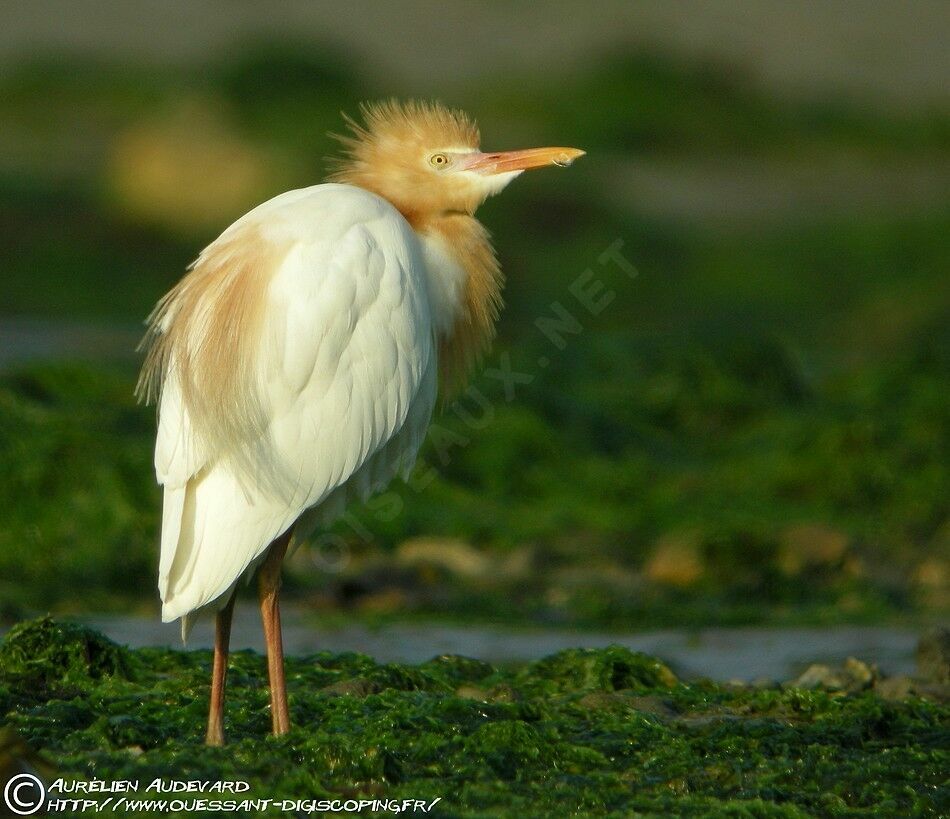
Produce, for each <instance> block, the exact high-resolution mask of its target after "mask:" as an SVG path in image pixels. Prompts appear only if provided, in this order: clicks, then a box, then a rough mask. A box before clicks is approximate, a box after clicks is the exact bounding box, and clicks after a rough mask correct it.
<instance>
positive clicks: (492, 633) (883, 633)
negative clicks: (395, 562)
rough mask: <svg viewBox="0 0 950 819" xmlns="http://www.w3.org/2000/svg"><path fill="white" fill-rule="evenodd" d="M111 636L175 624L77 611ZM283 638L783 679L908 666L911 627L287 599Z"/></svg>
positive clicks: (168, 633)
mask: <svg viewBox="0 0 950 819" xmlns="http://www.w3.org/2000/svg"><path fill="white" fill-rule="evenodd" d="M78 619H79V620H80V621H81V622H83V623H85V624H87V625H90V626H92V627H93V628H96V629H98V630H100V631H102V632H103V633H104V634H106V635H108V636H109V637H111V638H112V639H113V640H115V641H116V642H119V643H123V644H126V645H129V646H132V647H139V646H171V647H180V646H181V642H180V640H179V635H178V626H177V624H162V623H160V622H159V620H158V618H157V617H156V618H154V619H150V618H145V617H126V616H121V617H116V616H105V615H103V616H91V617H82V618H78ZM283 622H284V645H285V650H286V651H287V653H289V654H296V655H301V654H310V653H313V652H315V651H323V650H326V651H332V652H343V651H357V652H361V653H364V654H369V655H370V656H371V657H373V658H374V659H376V660H377V661H378V662H407V663H419V662H423V661H425V660H428V659H429V658H431V657H433V656H436V655H439V654H462V655H465V656H469V657H477V658H478V659H481V660H486V661H488V662H491V663H495V664H498V663H515V662H522V661H527V660H536V659H540V658H541V657H545V656H547V655H550V654H552V653H554V652H556V651H560V650H561V649H564V648H603V647H605V646H608V645H611V644H616V645H621V646H625V647H626V648H630V649H633V650H635V651H643V652H645V653H647V654H651V655H653V656H656V657H659V658H660V659H662V660H664V661H665V662H667V663H668V664H669V665H670V666H671V667H672V668H674V670H676V671H677V672H678V673H679V674H681V675H684V676H687V677H690V676H703V677H709V678H711V679H713V680H718V681H727V680H742V681H746V682H750V681H753V680H758V679H763V678H767V679H772V680H788V679H790V678H791V677H794V676H796V675H797V674H798V673H800V672H801V671H802V670H803V669H804V668H806V667H807V666H808V665H810V664H811V663H814V662H822V663H828V664H836V663H841V662H843V661H844V660H845V659H847V658H848V657H851V656H853V657H857V658H859V659H861V660H864V661H865V662H868V663H875V664H876V665H877V666H878V667H879V668H880V670H881V671H882V672H884V673H885V674H887V675H891V674H909V673H912V672H913V670H914V648H915V646H916V643H917V639H918V636H919V635H918V633H917V632H916V631H913V630H910V629H900V628H889V627H878V626H841V627H837V628H834V627H832V628H762V629H759V628H751V627H748V628H708V629H701V630H697V631H686V630H677V629H667V630H662V631H647V632H639V633H622V632H597V631H572V630H568V629H543V630H528V629H517V630H516V629H506V628H499V627H492V626H480V625H441V624H437V623H398V624H390V625H386V626H382V627H379V628H371V627H369V626H366V625H364V624H361V623H352V624H348V625H337V624H334V625H325V624H320V623H319V622H318V621H316V620H315V618H314V616H313V615H312V614H311V613H308V612H306V611H303V610H301V609H299V608H295V607H293V606H285V607H284V610H283ZM231 639H232V643H231V645H232V648H233V649H235V650H238V649H245V648H251V649H254V650H256V651H262V650H263V639H262V636H261V626H260V620H259V617H258V613H257V609H256V607H255V606H254V605H252V604H245V605H239V606H238V607H237V608H236V609H235V613H234V627H233V629H232V638H231ZM211 645H212V621H211V618H209V617H206V618H203V619H202V620H200V621H199V622H198V623H197V624H196V626H195V628H194V630H193V632H192V634H191V636H190V638H189V641H188V647H189V648H210V647H211Z"/></svg>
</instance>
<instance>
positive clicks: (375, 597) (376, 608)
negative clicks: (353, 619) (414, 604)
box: [357, 588, 409, 614]
mask: <svg viewBox="0 0 950 819" xmlns="http://www.w3.org/2000/svg"><path fill="white" fill-rule="evenodd" d="M408 604H409V595H407V594H406V592H404V591H403V590H402V589H393V588H391V589H380V590H379V591H375V592H370V593H369V594H364V595H363V596H362V597H361V598H360V599H359V601H358V603H357V605H358V606H359V609H360V611H364V612H368V613H371V614H391V613H392V612H396V611H403V610H404V609H406V608H407V607H408Z"/></svg>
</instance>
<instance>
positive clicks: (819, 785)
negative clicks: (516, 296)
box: [0, 618, 950, 817]
mask: <svg viewBox="0 0 950 819" xmlns="http://www.w3.org/2000/svg"><path fill="white" fill-rule="evenodd" d="M209 660H210V657H209V654H208V652H201V651H198V652H179V651H166V650H154V649H152V650H148V649H142V650H137V651H130V650H127V649H125V648H122V647H120V646H117V645H115V644H114V643H112V642H110V641H109V640H107V639H106V638H104V637H102V636H101V635H99V634H97V633H96V632H94V631H90V630H88V629H85V628H82V627H79V626H75V625H70V624H65V623H61V622H57V621H54V620H51V619H48V618H44V619H41V620H34V621H30V622H26V623H23V624H20V625H19V626H17V627H16V628H14V629H13V630H12V631H11V632H10V633H9V634H8V635H7V636H6V638H5V640H4V641H3V643H2V644H0V725H4V726H5V727H3V729H2V731H3V735H2V737H0V740H2V741H0V769H3V771H4V772H5V773H7V774H9V773H12V772H13V771H16V770H35V771H38V772H40V773H41V774H42V775H43V776H44V778H45V779H46V780H47V781H48V782H55V781H56V779H57V778H63V779H64V780H68V781H73V780H76V779H82V780H91V779H96V780H105V781H115V780H132V781H138V782H139V783H140V784H139V787H140V791H141V792H140V793H138V794H134V793H133V794H126V796H131V797H136V796H142V797H143V798H153V797H155V796H156V794H155V793H151V794H147V793H144V791H145V788H146V787H147V785H148V784H149V783H151V782H153V781H154V780H155V779H157V778H161V779H163V780H167V781H170V780H182V781H185V780H203V781H223V780H226V781H246V782H248V783H249V784H250V789H249V790H248V791H247V792H246V794H242V798H248V799H264V798H272V799H278V800H283V799H290V800H299V799H314V800H316V799H331V800H332V799H356V800H359V799H398V800H402V799H420V800H425V801H426V802H427V804H431V802H432V801H433V800H435V799H436V798H437V797H441V801H440V802H438V803H437V804H436V806H435V807H434V808H433V809H432V812H431V814H430V815H438V816H486V817H487V816H512V815H519V816H524V817H530V816H558V815H561V816H563V815H577V816H657V817H659V816H672V815H675V816H733V817H806V816H840V817H852V816H853V817H859V816H891V817H893V816H940V815H944V816H945V815H947V812H948V811H950V789H948V785H947V781H946V780H947V771H948V770H950V750H948V748H950V706H947V705H946V704H940V702H938V701H934V700H931V699H926V698H924V697H921V696H917V695H916V694H914V693H913V691H912V690H909V691H905V692H904V693H903V694H902V695H901V696H902V697H903V698H902V699H901V698H898V699H894V698H893V697H892V698H882V697H881V696H880V695H879V693H878V692H876V691H874V690H871V689H866V690H862V691H856V690H852V691H850V692H846V691H837V692H833V691H826V690H820V689H815V690H806V689H804V688H799V687H780V686H772V687H765V688H752V687H731V686H723V685H716V684H713V683H710V682H704V681H698V682H688V683H687V682H683V681H680V680H678V679H677V678H676V676H675V675H674V674H673V673H672V672H671V671H670V670H669V669H668V668H667V667H666V666H665V665H664V664H663V663H661V662H659V661H658V660H656V659H654V658H651V657H648V656H645V655H642V654H636V653H631V652H629V651H627V650H625V649H621V648H616V647H615V648H608V649H604V650H596V651H595V650H570V651H564V652H561V653H558V654H556V655H553V656H551V657H548V658H546V659H543V660H541V661H539V662H535V663H532V664H530V665H527V666H524V667H522V668H518V669H499V668H494V667H492V666H490V665H488V664H487V663H484V662H481V661H479V660H474V659H467V658H464V657H457V656H443V657H437V658H434V659H432V660H430V661H429V662H426V663H422V664H420V665H417V666H403V665H380V664H377V663H375V662H374V661H373V660H372V659H371V658H369V657H366V656H363V655H358V654H341V655H330V654H316V655H314V656H311V657H301V658H294V659H291V660H290V661H289V662H288V686H289V690H290V697H291V700H290V705H291V713H292V717H293V720H294V724H295V727H294V729H293V730H292V731H291V732H290V733H289V734H288V735H286V736H285V737H282V738H279V739H275V738H273V737H270V736H267V735H266V734H267V731H268V727H269V715H268V694H267V689H266V685H265V681H266V671H265V664H264V659H263V658H262V657H261V656H260V655H257V654H254V653H251V652H239V653H237V654H235V655H233V657H232V659H231V666H230V681H231V686H230V690H229V698H230V700H229V704H228V715H227V720H226V729H227V733H228V737H229V744H228V745H227V747H225V748H219V749H209V748H206V747H204V746H203V745H202V744H201V740H202V730H203V723H204V719H205V709H206V705H207V689H206V685H207V676H208V670H209ZM938 699H939V698H938ZM4 747H5V748H6V750H4ZM106 796H107V795H105V794H98V795H96V797H95V798H96V799H98V800H99V801H104V799H105V798H106ZM191 796H194V795H193V794H192V795H191ZM169 798H170V797H169ZM279 813H280V812H279V810H278V809H276V808H274V807H270V808H268V809H266V810H263V811H261V815H279ZM120 814H121V811H120ZM99 815H109V811H108V809H106V810H104V811H102V813H100V814H99Z"/></svg>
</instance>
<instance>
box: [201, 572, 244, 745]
mask: <svg viewBox="0 0 950 819" xmlns="http://www.w3.org/2000/svg"><path fill="white" fill-rule="evenodd" d="M236 597H237V589H235V590H234V591H233V592H231V599H230V600H228V602H227V605H226V606H225V607H224V608H223V609H221V611H219V612H218V614H217V616H216V617H215V618H214V663H213V665H212V667H211V706H210V708H209V709H208V733H207V734H206V735H205V744H206V745H224V685H225V680H226V679H227V676H228V647H229V645H230V643H231V617H232V615H233V614H234V598H236Z"/></svg>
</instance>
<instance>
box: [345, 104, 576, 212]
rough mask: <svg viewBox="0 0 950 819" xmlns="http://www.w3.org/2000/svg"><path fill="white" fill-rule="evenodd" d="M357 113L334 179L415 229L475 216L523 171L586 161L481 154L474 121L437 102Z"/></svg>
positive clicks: (556, 155) (572, 154)
mask: <svg viewBox="0 0 950 819" xmlns="http://www.w3.org/2000/svg"><path fill="white" fill-rule="evenodd" d="M360 111H361V113H362V116H363V123H362V124H360V123H357V122H355V121H354V120H352V119H350V118H349V117H347V118H346V123H347V126H348V127H349V130H350V133H349V134H348V135H346V136H339V135H336V138H337V139H338V140H339V141H340V142H341V143H342V144H343V148H344V156H343V157H342V158H340V159H338V160H337V161H336V169H335V171H334V173H333V174H332V175H331V177H330V178H331V180H332V181H336V182H345V183H349V184H352V185H359V186H360V187H362V188H365V189H367V190H371V191H373V193H376V194H378V195H379V196H382V197H383V198H384V199H387V200H388V201H390V202H391V203H392V204H393V205H395V206H396V208H398V209H399V211H400V212H401V213H402V214H403V215H404V216H405V217H406V218H407V219H408V220H409V221H410V222H411V223H413V224H418V223H424V222H425V221H426V220H427V219H430V218H432V217H435V216H439V215H441V214H447V213H465V214H469V215H471V214H472V213H474V212H475V209H476V208H477V207H478V206H479V205H481V204H482V202H484V201H485V199H487V198H488V197H489V196H492V195H493V194H496V193H498V192H499V191H500V190H502V189H503V188H504V187H505V186H506V185H507V184H508V183H509V182H511V180H512V179H514V178H515V177H516V176H518V175H519V174H521V173H522V172H523V171H526V170H528V169H529V168H541V167H544V166H546V165H569V164H570V163H571V162H573V161H574V160H575V159H577V157H579V156H583V154H584V152H583V151H580V150H578V149H577V148H530V149H528V150H523V151H504V152H491V153H485V152H482V151H481V150H479V133H478V126H477V125H476V124H475V122H474V121H473V120H472V119H471V118H470V117H468V116H467V115H466V114H465V113H463V112H462V111H456V110H451V109H449V108H446V107H445V106H443V105H441V104H440V103H428V102H416V101H409V102H406V103H400V102H397V101H396V100H389V101H387V102H382V103H375V104H365V105H362V106H361V107H360Z"/></svg>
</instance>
